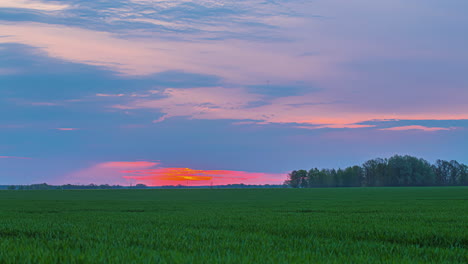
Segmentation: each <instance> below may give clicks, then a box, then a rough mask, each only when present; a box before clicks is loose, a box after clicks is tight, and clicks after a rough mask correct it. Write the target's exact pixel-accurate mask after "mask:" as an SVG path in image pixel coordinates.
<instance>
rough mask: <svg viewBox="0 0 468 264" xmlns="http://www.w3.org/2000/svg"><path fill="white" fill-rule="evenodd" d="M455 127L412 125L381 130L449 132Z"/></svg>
mask: <svg viewBox="0 0 468 264" xmlns="http://www.w3.org/2000/svg"><path fill="white" fill-rule="evenodd" d="M453 129H455V128H454V127H448V128H447V127H426V126H419V125H412V126H400V127H389V128H381V129H380V130H389V131H406V130H422V131H447V130H453Z"/></svg>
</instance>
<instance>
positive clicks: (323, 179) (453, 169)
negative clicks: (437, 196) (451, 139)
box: [284, 155, 468, 188]
mask: <svg viewBox="0 0 468 264" xmlns="http://www.w3.org/2000/svg"><path fill="white" fill-rule="evenodd" d="M284 184H285V185H287V186H290V187H293V188H316V187H377V186H466V185H468V166H467V165H465V164H463V163H459V162H457V161H455V160H452V161H446V160H437V161H436V162H435V164H431V163H430V162H428V161H427V160H424V159H421V158H417V157H413V156H408V155H405V156H401V155H395V156H393V157H391V158H385V159H384V158H376V159H371V160H368V161H366V162H364V164H362V165H361V166H359V165H356V166H351V167H348V168H345V169H318V168H312V169H310V170H308V171H307V170H303V169H302V170H294V171H292V172H291V173H289V174H288V178H287V180H286V181H285V182H284Z"/></svg>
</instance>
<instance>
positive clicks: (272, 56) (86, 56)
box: [0, 23, 331, 83]
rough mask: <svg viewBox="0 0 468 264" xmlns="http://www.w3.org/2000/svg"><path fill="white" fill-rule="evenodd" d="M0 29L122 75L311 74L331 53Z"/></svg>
mask: <svg viewBox="0 0 468 264" xmlns="http://www.w3.org/2000/svg"><path fill="white" fill-rule="evenodd" d="M0 31H1V32H2V34H5V35H6V36H5V37H3V38H0V43H21V44H25V45H29V46H33V47H37V48H39V49H40V50H43V51H45V52H46V53H47V54H48V55H49V56H51V57H55V58H60V59H64V60H68V61H72V62H77V63H84V64H88V65H95V66H102V67H106V68H108V69H112V70H114V71H116V72H118V73H121V74H124V75H149V74H155V73H160V72H164V71H173V70H179V71H184V72H190V73H198V74H209V75H216V76H220V77H222V78H224V79H225V80H227V81H230V82H237V83H239V82H240V83H256V82H265V81H267V80H271V81H277V82H287V81H296V80H312V79H313V78H314V77H316V78H321V77H323V76H328V75H329V73H331V71H330V69H329V67H330V66H331V60H330V58H321V57H314V58H306V57H296V56H293V54H292V53H293V52H292V51H291V47H290V45H293V44H290V45H287V44H285V43H281V42H279V43H276V42H270V43H263V42H254V43H253V42H251V41H248V40H235V41H229V42H225V41H222V40H210V41H196V42H190V45H187V43H188V42H187V40H171V39H170V38H164V37H163V36H162V35H154V34H151V35H149V36H132V37H129V36H126V35H125V34H115V33H110V32H105V31H93V30H88V29H83V28H78V27H70V26H63V25H49V24H43V23H15V24H4V25H0ZM298 48H299V47H298ZM294 53H295V52H294ZM278 62H281V63H278Z"/></svg>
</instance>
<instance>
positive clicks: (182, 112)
mask: <svg viewBox="0 0 468 264" xmlns="http://www.w3.org/2000/svg"><path fill="white" fill-rule="evenodd" d="M162 94H163V95H164V97H160V98H139V99H134V100H130V101H129V102H128V103H127V104H125V105H118V106H114V108H116V109H124V110H131V109H158V110H159V111H161V112H162V113H163V114H164V115H163V116H162V117H160V118H159V119H157V120H155V121H154V122H156V123H157V122H163V121H164V120H166V119H168V118H171V117H187V118H193V119H211V120H216V119H231V120H250V121H247V122H252V123H255V124H269V123H279V124H281V123H297V124H301V125H300V126H299V127H300V128H307V129H317V128H366V127H373V125H363V124H360V123H362V122H365V121H370V120H396V119H398V120H456V119H468V114H466V111H465V112H461V111H454V112H455V113H442V112H440V113H434V112H427V113H425V114H421V113H420V112H421V111H422V110H419V111H418V112H417V113H414V112H413V111H408V112H406V113H399V114H397V113H387V112H385V111H382V112H376V111H363V110H359V108H356V107H355V106H354V105H353V104H349V103H339V102H336V103H335V102H333V101H334V100H333V97H332V96H331V95H330V94H328V93H326V92H323V93H322V92H317V93H314V94H309V95H302V96H288V97H281V98H275V99H269V98H266V97H265V96H262V95H259V94H255V93H251V92H249V91H248V90H247V89H244V88H225V87H201V88H191V89H166V90H164V91H163V92H162ZM257 102H262V104H260V105H259V106H252V105H255V103H257ZM330 102H331V103H330ZM234 124H237V125H241V124H244V125H247V124H248V123H245V122H240V123H239V122H238V123H234ZM302 125H314V126H313V127H312V126H310V127H309V126H302Z"/></svg>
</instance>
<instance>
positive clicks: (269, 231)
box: [0, 187, 468, 263]
mask: <svg viewBox="0 0 468 264" xmlns="http://www.w3.org/2000/svg"><path fill="white" fill-rule="evenodd" d="M0 263H468V188H467V187H445V188H443V187H442V188H436V187H421V188H330V189H225V190H224V189H223V190H221V189H206V190H201V189H200V190H195V189H194V190H182V189H181V190H157V189H153V190H83V191H81V190H80V191H72V190H69V191H60V190H51V191H0Z"/></svg>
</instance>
